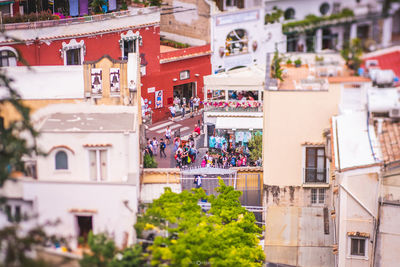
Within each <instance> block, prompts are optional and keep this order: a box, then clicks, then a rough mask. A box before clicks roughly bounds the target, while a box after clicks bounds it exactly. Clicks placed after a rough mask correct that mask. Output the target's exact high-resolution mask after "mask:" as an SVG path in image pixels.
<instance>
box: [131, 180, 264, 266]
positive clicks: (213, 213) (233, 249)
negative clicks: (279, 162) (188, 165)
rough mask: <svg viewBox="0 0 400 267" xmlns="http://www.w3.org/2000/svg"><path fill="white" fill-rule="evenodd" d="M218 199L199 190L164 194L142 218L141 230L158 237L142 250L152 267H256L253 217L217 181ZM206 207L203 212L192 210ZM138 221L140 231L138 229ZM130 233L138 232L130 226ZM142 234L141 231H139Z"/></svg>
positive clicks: (259, 254) (259, 257)
mask: <svg viewBox="0 0 400 267" xmlns="http://www.w3.org/2000/svg"><path fill="white" fill-rule="evenodd" d="M219 184H220V186H219V188H217V191H218V193H219V195H218V196H209V197H208V196H206V194H205V192H204V190H203V189H201V188H200V189H193V192H188V191H183V192H182V193H180V194H177V193H173V192H172V191H171V189H169V188H166V189H165V192H164V194H163V195H161V197H160V198H159V199H157V200H155V201H154V202H153V203H152V204H151V205H150V207H149V208H148V209H147V211H146V213H145V214H144V215H143V216H145V217H146V218H147V222H146V225H147V228H151V227H154V228H157V229H158V231H159V232H160V233H163V231H166V232H167V233H168V234H160V235H159V236H157V237H156V238H155V239H154V243H153V244H152V245H151V246H149V247H148V263H149V264H150V265H152V266H262V265H263V262H264V252H263V250H262V249H261V247H259V246H258V243H259V238H260V234H261V231H262V229H261V228H260V227H258V226H257V225H256V224H255V222H256V221H255V217H254V214H252V213H249V212H247V211H246V210H245V209H244V208H243V207H242V206H241V204H240V202H239V197H240V195H241V192H239V191H235V190H234V189H233V187H230V186H226V185H225V184H224V182H223V181H222V180H220V182H219ZM202 199H207V200H208V201H209V203H210V204H211V209H210V211H209V212H207V213H206V212H205V211H203V210H202V209H201V207H200V206H199V205H198V202H199V201H200V200H202ZM143 224H144V223H143V221H142V223H141V226H142V227H143ZM136 228H140V227H138V226H136ZM142 230H143V229H142Z"/></svg>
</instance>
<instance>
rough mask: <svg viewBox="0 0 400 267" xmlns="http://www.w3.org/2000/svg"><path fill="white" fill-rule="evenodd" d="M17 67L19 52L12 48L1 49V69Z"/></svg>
mask: <svg viewBox="0 0 400 267" xmlns="http://www.w3.org/2000/svg"><path fill="white" fill-rule="evenodd" d="M14 66H17V52H16V50H15V49H14V48H12V47H9V48H8V47H3V48H2V49H0V67H14Z"/></svg>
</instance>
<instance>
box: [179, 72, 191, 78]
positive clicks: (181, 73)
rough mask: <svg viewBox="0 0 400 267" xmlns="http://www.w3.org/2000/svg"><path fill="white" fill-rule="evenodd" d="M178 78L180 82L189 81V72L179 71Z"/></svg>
mask: <svg viewBox="0 0 400 267" xmlns="http://www.w3.org/2000/svg"><path fill="white" fill-rule="evenodd" d="M179 78H180V79H181V80H186V79H189V78H190V72H189V71H188V70H184V71H181V72H180V73H179Z"/></svg>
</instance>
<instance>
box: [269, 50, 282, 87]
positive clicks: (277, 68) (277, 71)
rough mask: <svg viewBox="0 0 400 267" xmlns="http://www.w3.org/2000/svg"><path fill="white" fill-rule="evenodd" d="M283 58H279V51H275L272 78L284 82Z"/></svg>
mask: <svg viewBox="0 0 400 267" xmlns="http://www.w3.org/2000/svg"><path fill="white" fill-rule="evenodd" d="M282 60H283V58H282V57H280V56H279V52H278V49H275V53H274V58H273V59H272V66H271V75H272V78H275V79H279V80H281V81H283V78H282V72H283V70H282V68H281V62H282Z"/></svg>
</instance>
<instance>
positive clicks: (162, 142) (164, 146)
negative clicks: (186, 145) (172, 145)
mask: <svg viewBox="0 0 400 267" xmlns="http://www.w3.org/2000/svg"><path fill="white" fill-rule="evenodd" d="M166 147H167V146H166V145H165V142H164V139H162V138H161V139H160V158H162V156H163V154H164V158H166V157H167V155H165V148H166Z"/></svg>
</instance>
